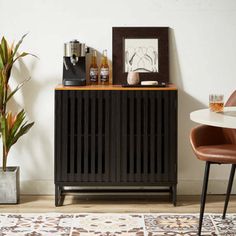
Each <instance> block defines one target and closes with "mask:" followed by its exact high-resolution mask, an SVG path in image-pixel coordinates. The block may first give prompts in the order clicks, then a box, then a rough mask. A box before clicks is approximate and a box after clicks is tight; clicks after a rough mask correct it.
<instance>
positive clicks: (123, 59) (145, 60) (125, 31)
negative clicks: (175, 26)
mask: <svg viewBox="0 0 236 236" xmlns="http://www.w3.org/2000/svg"><path fill="white" fill-rule="evenodd" d="M168 44H169V42H168V27H113V28H112V66H113V76H112V78H113V84H126V83H127V73H128V72H130V71H135V72H139V75H140V80H141V81H147V80H155V81H158V82H159V83H161V82H166V83H167V82H169V49H168Z"/></svg>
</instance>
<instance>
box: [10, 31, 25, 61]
mask: <svg viewBox="0 0 236 236" xmlns="http://www.w3.org/2000/svg"><path fill="white" fill-rule="evenodd" d="M27 34H28V33H27ZM27 34H24V35H23V36H22V37H21V39H20V40H19V42H18V43H17V44H16V47H15V50H14V52H13V54H12V59H13V58H14V56H15V55H16V53H17V50H18V48H19V47H20V45H21V44H22V42H23V40H24V38H25V36H26V35H27Z"/></svg>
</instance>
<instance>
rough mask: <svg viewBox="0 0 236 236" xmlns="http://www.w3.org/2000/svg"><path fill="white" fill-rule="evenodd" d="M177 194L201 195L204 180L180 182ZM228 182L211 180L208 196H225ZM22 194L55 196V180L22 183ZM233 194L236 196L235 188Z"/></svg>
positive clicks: (25, 181)
mask: <svg viewBox="0 0 236 236" xmlns="http://www.w3.org/2000/svg"><path fill="white" fill-rule="evenodd" d="M178 182H179V183H178V185H177V192H178V194H179V195H199V194H201V190H202V180H179V181H178ZM227 184H228V180H215V179H214V180H209V186H208V194H225V192H226V188H227ZM20 189H21V194H36V195H48V194H54V192H55V189H54V182H53V180H24V181H21V186H20ZM232 194H236V186H233V189H232Z"/></svg>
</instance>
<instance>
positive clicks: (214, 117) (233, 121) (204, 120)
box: [190, 107, 236, 129]
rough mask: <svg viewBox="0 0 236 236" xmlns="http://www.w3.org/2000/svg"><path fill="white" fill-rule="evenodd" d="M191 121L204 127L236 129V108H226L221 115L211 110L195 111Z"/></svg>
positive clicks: (191, 114)
mask: <svg viewBox="0 0 236 236" xmlns="http://www.w3.org/2000/svg"><path fill="white" fill-rule="evenodd" d="M190 119H191V120H192V121H194V122H196V123H200V124H204V125H210V126H217V127H222V128H231V129H236V107H224V111H223V112H220V113H216V112H212V111H210V110H209V108H207V109H201V110H197V111H193V112H191V113H190Z"/></svg>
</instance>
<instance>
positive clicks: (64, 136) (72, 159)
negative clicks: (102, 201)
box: [55, 85, 178, 206]
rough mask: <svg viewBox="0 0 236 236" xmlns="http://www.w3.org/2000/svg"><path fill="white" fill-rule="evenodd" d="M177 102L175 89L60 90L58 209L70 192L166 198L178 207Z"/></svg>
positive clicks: (57, 98)
mask: <svg viewBox="0 0 236 236" xmlns="http://www.w3.org/2000/svg"><path fill="white" fill-rule="evenodd" d="M177 100H178V99H177V89H176V87H175V86H174V85H169V86H168V87H165V88H143V87H138V88H123V87H121V86H119V85H109V86H100V85H97V86H84V87H63V86H58V87H56V89H55V205H56V206H59V205H61V204H63V198H64V195H65V193H67V192H71V191H75V190H74V188H71V189H70V188H65V187H71V186H74V187H75V186H76V187H81V188H79V190H78V189H77V190H76V191H79V192H80V191H85V190H84V188H82V187H86V191H96V192H97V191H101V190H104V191H111V189H112V192H113V191H119V192H127V191H129V192H130V191H152V192H168V193H169V194H170V197H171V201H172V202H173V204H174V205H176V185H177ZM87 187H89V188H87ZM97 187H101V188H99V189H98V188H97ZM103 187H106V188H103ZM107 187H111V188H107ZM90 188H91V189H90ZM96 188H97V189H96ZM122 188H123V189H122Z"/></svg>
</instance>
